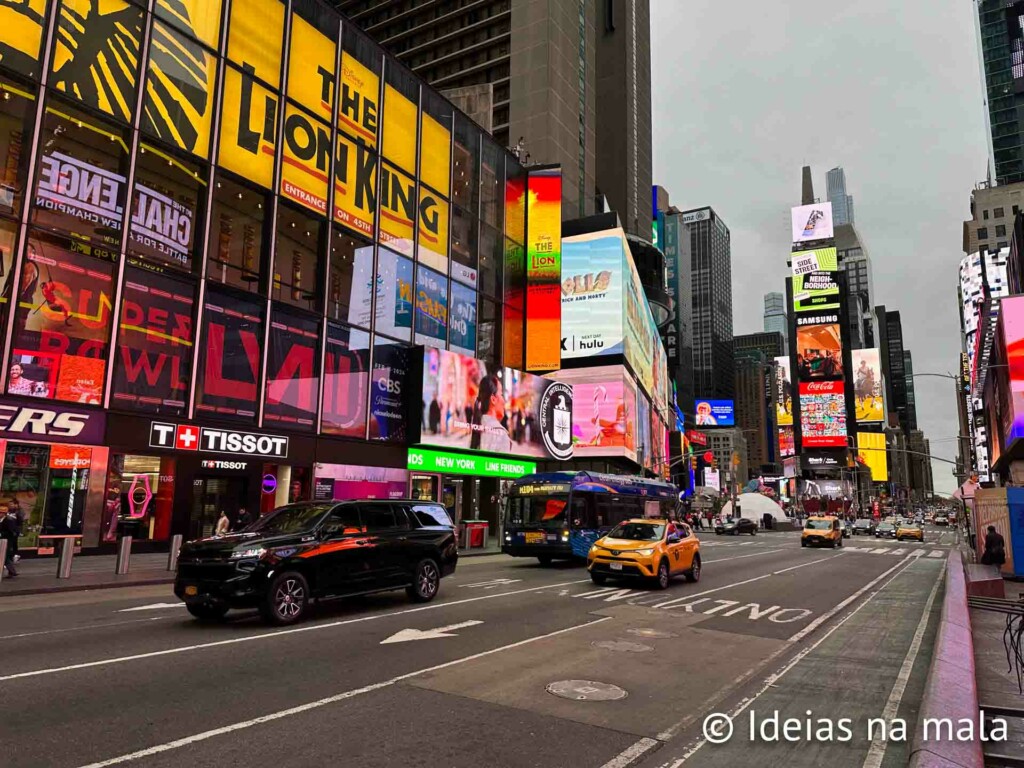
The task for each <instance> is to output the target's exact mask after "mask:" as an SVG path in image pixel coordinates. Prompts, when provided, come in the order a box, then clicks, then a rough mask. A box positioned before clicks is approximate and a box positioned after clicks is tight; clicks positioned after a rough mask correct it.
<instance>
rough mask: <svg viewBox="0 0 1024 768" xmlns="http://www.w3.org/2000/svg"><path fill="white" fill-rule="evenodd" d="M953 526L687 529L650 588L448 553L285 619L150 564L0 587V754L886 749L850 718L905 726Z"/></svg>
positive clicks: (87, 758) (704, 753)
mask: <svg viewBox="0 0 1024 768" xmlns="http://www.w3.org/2000/svg"><path fill="white" fill-rule="evenodd" d="M954 538H955V533H954V532H953V531H952V530H942V531H938V530H936V529H933V528H931V527H928V529H927V530H926V542H925V543H924V544H918V543H909V542H907V543H897V542H892V541H879V540H877V539H874V538H868V537H854V538H850V539H846V540H845V542H844V547H843V548H841V549H836V550H829V549H822V550H819V549H803V548H801V547H800V541H799V534H797V533H762V534H761V535H758V536H756V537H750V536H745V537H742V538H739V537H737V538H733V537H716V536H715V535H714V534H710V535H709V534H708V533H706V532H705V533H704V534H702V552H703V558H704V560H703V561H704V566H705V567H704V571H703V574H702V578H701V580H700V582H699V583H696V584H691V583H687V582H685V581H684V580H683V579H681V578H680V579H676V580H675V581H674V582H673V583H672V585H671V586H670V587H669V589H668V590H666V591H658V590H655V589H653V588H651V587H648V586H646V585H635V584H621V585H620V584H610V585H609V586H606V587H601V588H598V587H595V586H594V585H593V584H591V582H590V580H589V578H588V577H587V574H586V572H585V571H584V570H583V569H582V568H580V567H578V566H570V565H567V564H565V565H558V564H556V565H554V566H552V567H548V568H544V567H541V566H540V565H539V564H538V563H537V562H536V561H533V560H525V559H523V560H514V559H511V558H508V557H505V556H501V555H498V556H487V557H476V558H464V559H463V560H462V561H461V562H460V564H459V567H458V570H457V572H456V574H455V576H454V577H452V578H448V579H445V580H444V581H443V583H442V586H441V593H440V595H439V597H438V599H437V600H436V601H435V602H433V603H430V604H427V605H423V606H416V605H412V604H410V603H409V602H408V601H407V600H406V598H405V595H404V594H403V593H401V592H398V593H393V594H387V595H378V596H372V597H366V598H360V599H353V600H348V601H344V602H338V603H332V604H325V605H322V606H320V608H319V609H318V611H317V612H316V613H315V615H314V617H313V619H312V620H311V621H309V622H307V623H304V624H301V625H298V626H295V627H290V628H285V629H271V628H268V627H266V626H264V625H263V624H261V623H260V622H259V620H258V619H257V618H256V616H255V613H241V612H239V613H234V614H231V615H229V620H228V621H227V622H226V623H224V624H221V625H212V626H210V625H202V624H200V623H198V622H196V621H194V620H193V619H191V617H189V616H188V615H187V614H186V613H185V611H184V609H183V608H182V607H181V606H180V605H179V604H178V602H177V601H176V600H175V598H174V597H173V595H172V593H171V589H170V587H169V586H162V585H161V586H150V587H138V588H124V589H112V590H98V591H91V592H76V593H68V594H64V595H40V596H24V597H10V598H7V599H5V600H4V601H3V603H2V604H0V652H2V654H3V658H4V661H5V663H4V665H3V667H2V674H0V701H3V702H4V703H5V711H4V716H3V718H2V719H0V723H2V725H0V742H2V744H3V747H2V749H3V754H2V758H0V763H2V764H3V765H4V766H10V768H16V767H20V766H44V765H45V766H84V765H90V766H107V765H121V764H134V765H146V766H171V765H175V766H176V765H190V766H194V767H196V768H198V767H199V766H224V765H240V764H248V763H253V762H256V761H258V762H259V764H266V765H289V766H301V765H314V764H324V763H325V762H327V761H328V760H329V759H330V758H331V757H332V756H333V757H335V758H336V762H337V764H340V765H356V764H358V765H360V766H385V765H388V766H391V765H430V766H435V765H447V766H479V765H500V766H540V765H544V766H606V765H607V766H627V765H643V766H652V767H653V766H676V765H681V764H682V763H683V762H684V761H685V762H686V764H688V765H696V766H704V765H708V766H729V765H738V764H747V765H754V764H765V763H766V762H767V760H769V759H771V760H773V761H776V760H781V761H784V764H786V765H801V766H802V765H806V766H817V765H823V764H825V763H826V762H827V763H828V764H829V765H830V766H833V767H838V766H858V768H859V766H862V765H866V764H872V765H903V764H905V763H906V760H907V755H908V751H909V743H898V742H892V743H890V744H889V745H888V747H887V748H885V749H883V745H882V744H875V745H872V744H870V743H869V742H868V740H867V739H866V737H865V735H864V727H863V724H864V723H866V721H867V718H869V717H882V716H883V714H884V716H886V717H887V718H889V719H892V718H894V717H901V718H904V719H905V720H906V721H907V722H908V723H909V724H910V726H908V732H909V731H910V730H911V729H912V726H913V723H914V721H915V716H916V706H917V703H918V701H919V699H920V696H921V691H922V687H923V682H924V676H925V674H926V671H927V663H928V659H929V658H930V655H931V654H930V648H931V644H932V643H933V641H934V634H935V623H936V621H937V619H938V610H939V606H940V605H941V597H942V575H943V573H944V566H945V563H946V558H947V556H948V554H949V551H950V549H951V547H952V546H953V544H954ZM572 681H577V682H575V683H573V682H572ZM557 693H561V694H562V695H556V694H557ZM623 694H624V696H623ZM615 696H617V697H618V698H613V697H615ZM775 711H779V712H780V713H781V715H782V716H783V717H800V718H805V717H810V716H812V717H814V718H832V719H838V718H842V717H845V718H851V719H852V721H853V723H854V724H855V725H854V727H853V729H852V730H853V734H854V736H853V739H852V740H851V741H849V742H848V743H842V744H827V743H824V744H823V743H819V742H818V741H813V740H812V742H811V743H809V744H808V743H783V744H767V743H764V741H763V740H761V739H755V741H754V743H753V744H751V741H750V738H749V735H750V734H749V718H750V717H751V716H752V715H751V713H754V716H755V717H756V718H757V720H758V721H761V720H764V719H765V718H767V717H769V716H770V715H771V714H773V713H774V712H775ZM808 711H810V712H811V713H812V715H810V716H808V715H807V712H808ZM712 712H721V713H726V714H731V715H735V716H736V717H737V726H736V730H735V734H734V737H733V739H732V740H731V741H729V742H728V743H726V744H724V745H717V746H716V745H712V744H705V743H703V740H702V736H701V727H702V722H703V720H704V718H705V716H706V715H708V714H709V713H712ZM908 742H909V737H908ZM752 749H753V750H756V751H754V752H752V751H751V750H752ZM741 750H742V751H741ZM758 753H763V755H759V754H758ZM739 755H742V758H740V757H739Z"/></svg>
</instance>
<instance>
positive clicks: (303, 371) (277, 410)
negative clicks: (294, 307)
mask: <svg viewBox="0 0 1024 768" xmlns="http://www.w3.org/2000/svg"><path fill="white" fill-rule="evenodd" d="M319 330H320V324H319V323H317V322H315V321H313V320H309V319H307V318H305V317H300V316H297V315H291V314H289V313H286V312H281V311H275V312H274V313H273V315H272V317H271V320H270V349H269V350H268V355H267V396H266V399H265V402H264V405H263V418H264V420H265V421H266V422H268V423H273V424H277V425H281V426H284V427H290V428H293V429H307V430H308V429H312V428H313V427H314V426H315V424H316V400H317V396H318V394H319V388H320V379H319V377H318V376H317V367H318V355H319V351H320V349H319V344H318V343H317V342H318V339H319V336H320V334H319Z"/></svg>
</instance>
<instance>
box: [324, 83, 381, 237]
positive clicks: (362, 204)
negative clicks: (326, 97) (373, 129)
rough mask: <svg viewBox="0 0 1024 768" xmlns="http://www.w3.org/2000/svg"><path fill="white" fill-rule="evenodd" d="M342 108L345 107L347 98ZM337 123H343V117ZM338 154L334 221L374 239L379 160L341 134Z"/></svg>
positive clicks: (338, 141) (335, 167) (363, 147)
mask: <svg viewBox="0 0 1024 768" xmlns="http://www.w3.org/2000/svg"><path fill="white" fill-rule="evenodd" d="M341 104H342V105H344V104H345V99H344V98H342V101H341ZM339 108H340V109H343V108H344V107H343V106H342V107H339ZM338 120H339V121H340V120H341V115H340V113H339V116H338ZM335 153H336V159H335V164H334V220H335V221H336V222H338V223H339V224H344V225H345V226H346V227H349V228H350V229H352V230H353V231H355V232H358V233H359V234H362V235H366V236H367V237H373V234H374V229H373V212H374V196H373V190H374V186H375V185H376V183H377V156H376V155H374V154H373V152H371V151H370V150H368V149H367V148H366V147H365V146H363V144H362V143H359V142H357V141H353V140H352V139H350V138H348V137H347V136H345V135H344V134H342V133H339V134H338V136H337V142H336V144H335Z"/></svg>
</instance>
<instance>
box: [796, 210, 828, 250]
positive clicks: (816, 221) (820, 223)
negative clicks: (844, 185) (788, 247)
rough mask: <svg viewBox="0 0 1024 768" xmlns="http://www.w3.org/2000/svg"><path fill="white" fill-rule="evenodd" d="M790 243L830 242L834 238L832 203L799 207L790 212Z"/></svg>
mask: <svg viewBox="0 0 1024 768" xmlns="http://www.w3.org/2000/svg"><path fill="white" fill-rule="evenodd" d="M791 219H792V232H793V236H792V242H794V243H807V242H810V241H812V240H830V239H832V238H833V237H835V230H834V229H833V227H832V203H815V204H814V205H801V206H798V207H796V208H793V209H792V211H791Z"/></svg>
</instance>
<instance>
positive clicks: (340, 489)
mask: <svg viewBox="0 0 1024 768" xmlns="http://www.w3.org/2000/svg"><path fill="white" fill-rule="evenodd" d="M314 476H315V478H316V481H315V483H314V487H315V488H317V489H318V495H317V499H316V500H317V501H331V500H346V499H404V498H405V497H406V495H407V493H408V492H407V488H408V485H409V472H408V470H405V469H395V468H392V467H365V466H360V465H353V464H317V465H316V467H315V472H314Z"/></svg>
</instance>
